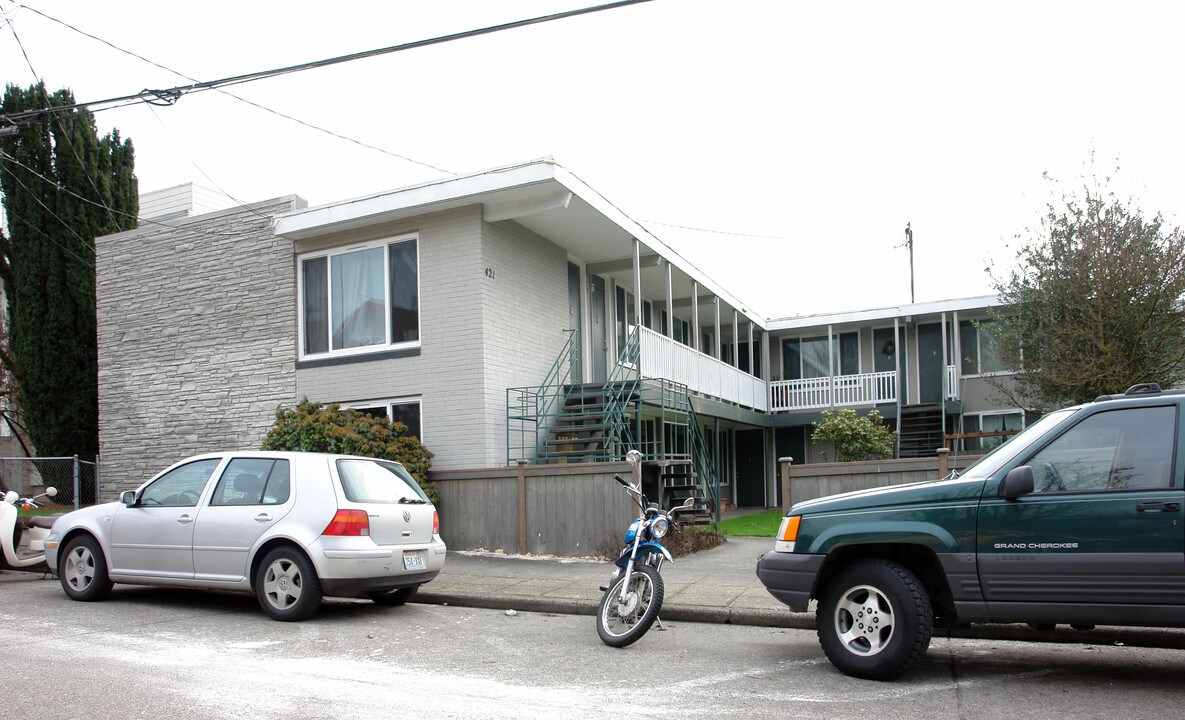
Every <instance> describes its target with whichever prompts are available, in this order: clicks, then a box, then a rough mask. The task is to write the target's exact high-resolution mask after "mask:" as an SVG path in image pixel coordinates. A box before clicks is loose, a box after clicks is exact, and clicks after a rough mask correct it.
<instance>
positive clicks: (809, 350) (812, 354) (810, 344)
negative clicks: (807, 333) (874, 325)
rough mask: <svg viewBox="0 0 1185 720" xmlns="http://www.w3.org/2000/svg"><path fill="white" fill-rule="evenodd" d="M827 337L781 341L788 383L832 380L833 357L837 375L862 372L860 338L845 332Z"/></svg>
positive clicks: (784, 373) (783, 364)
mask: <svg viewBox="0 0 1185 720" xmlns="http://www.w3.org/2000/svg"><path fill="white" fill-rule="evenodd" d="M827 345H828V343H827V337H826V336H823V337H813V338H801V339H790V340H783V341H782V373H783V375H784V377H785V379H787V380H802V379H804V378H825V377H831V355H832V354H834V355H835V364H836V368H835V369H836V370H837V371H838V372H837V374H838V375H858V374H859V373H860V335H859V333H854V332H846V333H840V334H839V335H832V336H831V347H830V349H828V347H827Z"/></svg>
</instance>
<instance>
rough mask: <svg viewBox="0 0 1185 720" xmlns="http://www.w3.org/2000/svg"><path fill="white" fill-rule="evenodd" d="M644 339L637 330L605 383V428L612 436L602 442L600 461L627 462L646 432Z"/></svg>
mask: <svg viewBox="0 0 1185 720" xmlns="http://www.w3.org/2000/svg"><path fill="white" fill-rule="evenodd" d="M641 338H642V333H641V332H640V331H639V330H638V328H637V327H635V328H634V329H633V332H631V333H630V334H629V338H628V339H627V340H626V343H625V347H624V348H622V349H621V353H620V355H619V356H618V358H617V364H616V365H615V366H614V368H613V373H612V375H610V376H609V381H608V382H606V383H605V424H606V425H607V426H608V432H606V433H605V439H604V440H603V441H602V444H601V449H602V451H603V452H602V454H601V457H600V458H598V459H603V460H624V459H625V454H626V453H627V452H629V451H630V450H633V449H636V448H637V446H638V440H639V439H640V436H641V432H642V428H641V408H640V401H639V397H638V384H639V379H640V377H641V372H640V370H639V361H640V359H641V355H642V353H641V343H642V340H641Z"/></svg>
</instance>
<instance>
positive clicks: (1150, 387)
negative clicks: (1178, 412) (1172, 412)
mask: <svg viewBox="0 0 1185 720" xmlns="http://www.w3.org/2000/svg"><path fill="white" fill-rule="evenodd" d="M1183 394H1185V390H1164V389H1162V388H1161V387H1160V385H1158V384H1156V383H1140V384H1138V385H1132V386H1131V387H1129V388H1128V389H1127V390H1126V391H1125V392H1124V393H1123V394H1122V395H1099V396H1098V397H1097V398H1095V399H1094V401H1095V402H1103V401H1105V400H1122V399H1123V398H1128V397H1135V396H1139V395H1183Z"/></svg>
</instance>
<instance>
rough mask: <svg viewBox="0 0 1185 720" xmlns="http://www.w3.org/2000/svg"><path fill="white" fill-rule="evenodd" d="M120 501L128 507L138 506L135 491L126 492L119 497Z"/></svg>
mask: <svg viewBox="0 0 1185 720" xmlns="http://www.w3.org/2000/svg"><path fill="white" fill-rule="evenodd" d="M119 501H120V502H121V503H123V504H124V505H127V506H128V507H131V506H133V505H135V504H136V493H135V491H133V490H124V491H123V494H122V495H120V496H119Z"/></svg>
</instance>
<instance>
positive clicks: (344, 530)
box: [321, 510, 370, 537]
mask: <svg viewBox="0 0 1185 720" xmlns="http://www.w3.org/2000/svg"><path fill="white" fill-rule="evenodd" d="M321 534H322V535H346V536H353V537H357V536H360V535H370V518H369V517H367V515H366V511H365V510H338V511H337V514H336V515H334V516H333V519H332V520H330V521H329V524H328V525H326V526H325V531H324V532H322V533H321Z"/></svg>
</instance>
